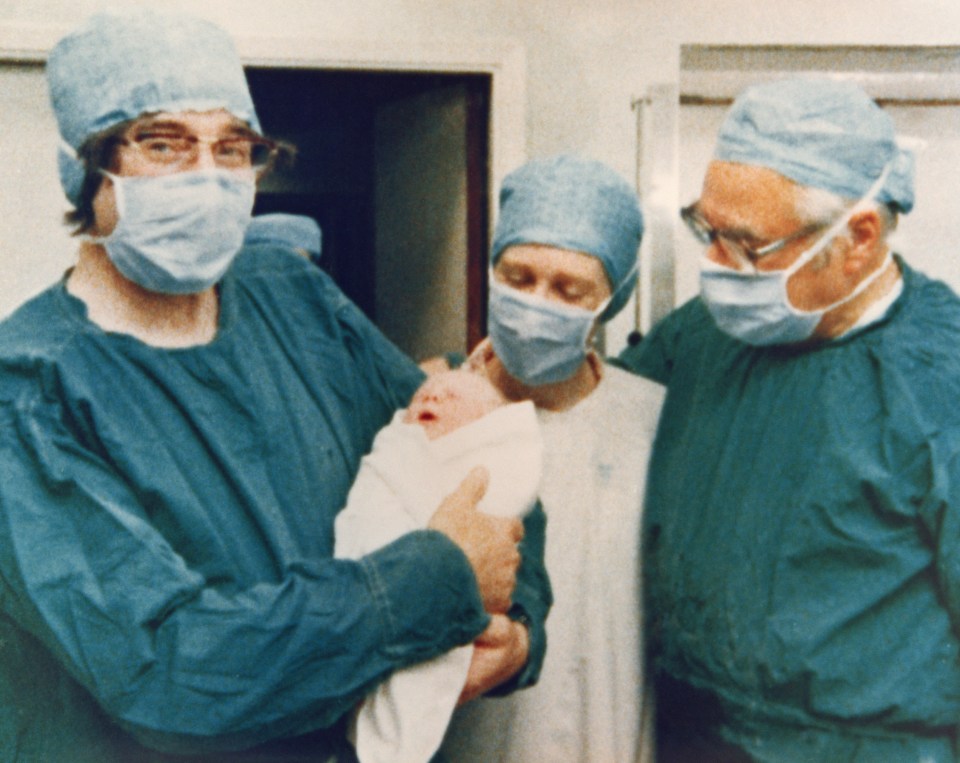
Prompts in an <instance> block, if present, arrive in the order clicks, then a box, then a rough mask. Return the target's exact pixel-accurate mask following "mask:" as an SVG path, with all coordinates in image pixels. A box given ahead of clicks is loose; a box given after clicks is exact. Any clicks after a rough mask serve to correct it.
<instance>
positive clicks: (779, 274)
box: [700, 166, 891, 346]
mask: <svg viewBox="0 0 960 763" xmlns="http://www.w3.org/2000/svg"><path fill="white" fill-rule="evenodd" d="M889 171H890V167H889V166H888V167H887V168H885V169H884V171H883V173H882V174H881V175H880V177H879V178H878V179H877V181H876V182H875V183H874V185H873V186H872V187H871V188H870V190H869V191H868V192H867V194H866V195H865V196H864V197H863V198H862V199H861V200H860V201H859V202H857V203H856V204H854V205H853V206H852V207H851V208H850V209H849V210H848V211H847V212H846V213H845V214H844V215H843V216H842V217H840V219H838V220H837V221H836V222H835V223H833V225H831V226H830V227H829V228H828V229H827V231H826V232H825V233H824V234H823V236H821V237H820V238H819V239H818V240H817V241H816V243H814V244H813V245H812V246H811V247H810V248H809V249H807V250H806V251H805V252H803V253H802V254H801V255H800V256H799V257H798V258H797V259H796V261H795V262H793V264H791V265H790V267H788V268H786V269H784V270H772V271H759V272H755V273H748V272H743V271H739V270H733V269H732V268H727V267H724V266H722V265H718V264H716V263H715V262H713V261H712V260H710V259H709V258H708V257H707V256H704V257H703V259H702V260H701V263H700V296H701V298H702V299H703V302H704V304H705V305H706V306H707V309H708V310H709V312H710V315H711V316H713V320H714V322H715V323H716V324H717V326H718V327H719V328H720V330H721V331H723V332H724V333H725V334H728V335H729V336H732V337H733V338H735V339H739V340H740V341H742V342H746V343H747V344H752V345H756V346H766V345H775V344H789V343H792V342H802V341H804V340H806V339H809V338H810V337H811V336H812V335H813V332H814V331H815V330H816V328H817V326H818V325H819V324H820V321H821V319H822V318H823V316H824V315H825V314H826V313H828V312H830V311H831V310H834V309H835V308H837V307H840V305H843V304H846V303H847V302H849V301H850V300H852V299H853V298H854V297H856V296H857V295H858V294H860V293H862V292H863V291H864V289H866V288H867V287H868V286H869V285H870V284H871V283H873V282H874V281H875V280H876V279H877V278H879V277H880V275H882V274H883V272H884V271H885V270H886V269H887V265H888V264H889V261H890V259H891V255H889V254H888V255H887V259H886V260H884V262H883V263H882V264H881V265H880V266H879V267H878V268H877V269H876V270H875V271H874V272H872V273H871V274H870V275H869V276H867V277H866V278H864V279H863V280H862V281H861V282H860V283H859V284H857V286H856V288H855V289H854V290H853V291H851V292H850V294H848V295H847V296H845V297H843V298H842V299H840V300H838V301H836V302H834V303H833V304H830V305H827V306H826V307H821V308H818V309H817V310H799V309H798V308H796V307H794V306H793V305H792V304H791V303H790V297H789V295H788V293H787V283H788V281H789V280H790V277H791V276H792V275H793V274H794V273H796V272H797V271H798V270H800V268H802V267H803V266H804V265H806V264H807V263H808V262H810V260H812V259H813V258H814V257H816V256H817V255H818V254H820V253H821V252H822V251H823V250H824V249H825V248H826V247H827V246H828V245H829V244H830V242H831V241H833V240H834V238H836V237H837V236H838V235H839V234H840V233H841V232H842V231H843V229H844V228H845V227H846V225H847V223H849V222H850V220H851V218H852V217H853V216H854V215H855V214H857V213H859V212H860V211H862V210H863V209H865V208H866V206H867V204H868V203H869V202H870V201H872V200H873V198H874V197H875V196H876V194H877V193H878V192H879V190H880V188H882V187H883V182H884V181H885V180H886V178H887V174H888V173H889Z"/></svg>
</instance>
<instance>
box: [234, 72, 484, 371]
mask: <svg viewBox="0 0 960 763" xmlns="http://www.w3.org/2000/svg"><path fill="white" fill-rule="evenodd" d="M247 76H248V79H249V82H250V89H251V92H252V94H253V98H254V102H255V103H256V106H257V111H258V114H259V115H260V120H261V124H262V127H263V130H264V132H265V133H267V134H268V135H271V136H273V137H277V138H281V139H284V140H288V141H290V142H291V143H293V144H295V145H296V146H297V149H298V155H297V159H296V162H295V164H294V166H293V167H292V168H290V169H287V170H283V171H280V172H278V173H276V174H274V175H272V176H271V177H270V178H268V179H267V180H266V181H265V183H264V185H263V186H262V188H261V190H260V193H259V195H258V200H257V206H256V209H255V213H257V214H259V213H265V212H292V213H297V214H305V215H309V216H311V217H313V218H315V219H316V220H317V222H318V223H319V224H320V226H321V228H322V230H323V254H322V257H321V265H322V267H323V268H324V269H326V270H327V271H328V272H329V273H330V274H331V275H332V277H333V278H334V279H335V280H336V281H337V283H338V284H339V285H340V287H341V288H342V289H343V290H344V292H345V293H346V294H347V295H348V296H349V297H350V298H351V299H352V300H353V301H354V302H356V303H357V305H359V306H360V308H361V309H363V310H364V312H366V313H367V315H368V316H370V318H371V319H372V320H374V321H375V322H376V323H377V324H378V325H380V327H381V329H382V330H384V332H385V333H387V335H388V336H390V337H391V338H392V339H393V340H394V341H395V342H397V343H398V344H399V345H400V346H401V348H402V349H404V350H405V351H407V352H408V353H409V354H411V355H413V356H414V357H417V359H419V357H418V356H425V355H428V354H434V353H436V352H442V351H446V350H466V349H468V348H470V347H472V346H473V345H474V344H475V343H476V342H477V341H479V339H480V338H482V337H483V336H484V333H485V332H484V327H485V325H486V316H485V306H486V262H487V247H488V223H489V210H488V203H487V199H488V198H489V180H488V178H489V171H488V152H489V138H488V125H489V120H490V81H491V80H490V76H489V75H486V74H438V73H419V72H417V73H411V72H378V71H343V70H310V69H284V68H258V67H251V68H248V69H247ZM451 104H452V105H451ZM451 114H454V115H455V117H456V118H451V117H450V115H451ZM453 133H456V134H453ZM411 145H413V146H414V150H413V152H412V153H411V149H410V146H411ZM395 156H396V157H401V156H402V157H405V158H402V159H401V158H397V159H396V161H395ZM424 193H426V194H427V195H422V194H424ZM431 193H432V194H433V195H432V196H431V195H430V194H431ZM438 215H439V218H438ZM438 227H439V228H441V229H452V232H451V231H450V230H448V233H449V234H450V235H446V236H445V237H440V238H438V237H436V236H434V235H433V234H434V232H435V230H436V229H437V228H438ZM451 267H452V269H453V271H452V272H448V273H447V275H445V276H443V277H442V278H440V277H438V276H437V273H438V272H439V271H441V270H449V269H450V268H451ZM461 270H462V273H461ZM457 291H460V292H461V293H459V294H456V293H453V292H457ZM444 310H445V311H446V312H444ZM451 323H454V324H457V325H451ZM431 334H435V335H436V338H435V339H431V338H430V336H429V335H431ZM451 343H452V344H453V345H454V346H450V345H451ZM439 345H443V346H439Z"/></svg>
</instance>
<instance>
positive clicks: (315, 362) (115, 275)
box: [0, 10, 549, 763]
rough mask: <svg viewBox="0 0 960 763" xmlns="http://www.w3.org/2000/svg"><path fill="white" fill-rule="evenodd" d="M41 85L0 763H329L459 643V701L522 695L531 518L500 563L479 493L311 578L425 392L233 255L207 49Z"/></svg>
mask: <svg viewBox="0 0 960 763" xmlns="http://www.w3.org/2000/svg"><path fill="white" fill-rule="evenodd" d="M47 76H48V81H49V85H50V93H51V98H52V104H53V110H54V112H55V114H56V117H57V122H58V125H59V129H60V134H61V136H62V138H63V142H62V145H61V146H60V169H61V179H62V181H63V186H64V190H65V192H66V194H67V196H68V198H69V199H70V201H71V202H72V203H73V204H74V209H73V210H72V212H71V213H70V216H69V217H70V220H71V221H72V223H73V224H74V225H75V227H76V230H77V234H78V238H79V241H80V243H79V253H78V258H77V262H76V265H75V267H73V268H72V269H71V270H70V271H69V272H68V273H67V274H66V275H65V277H64V279H63V280H62V281H61V282H60V283H57V284H55V285H53V286H52V287H50V288H49V289H48V290H47V291H45V292H43V293H41V294H40V295H39V296H37V297H36V298H34V299H32V300H30V301H28V302H27V303H26V304H25V305H23V306H22V307H21V308H20V309H19V310H18V311H17V312H16V313H15V314H13V315H12V316H11V317H10V318H8V319H7V320H5V321H4V322H3V323H2V324H0V415H2V417H3V422H4V425H3V427H2V428H0V612H2V615H0V645H2V649H0V698H2V701H0V759H2V760H4V761H14V760H17V761H37V762H38V763H39V762H40V761H44V762H45V761H71V763H112V762H116V763H119V762H120V761H124V762H126V761H134V760H136V761H141V760H143V761H146V760H150V761H165V760H184V759H186V758H184V757H182V756H189V760H191V761H254V760H255V761H258V762H261V763H262V762H265V761H306V760H310V761H324V762H327V763H328V762H329V761H332V760H337V761H348V760H351V759H353V753H352V750H351V748H350V747H349V746H348V745H347V744H346V742H345V735H344V728H343V727H344V726H345V723H344V722H343V720H342V719H344V718H345V716H346V715H347V714H348V713H349V712H350V711H351V710H352V709H353V707H354V706H355V705H356V703H357V702H359V701H360V700H361V699H362V698H363V697H364V696H365V695H367V694H368V693H369V692H370V691H371V690H372V689H373V688H374V687H375V686H376V685H378V684H379V683H380V682H382V681H384V680H385V679H386V678H387V677H388V676H389V675H390V674H391V673H392V672H394V671H395V670H398V669H402V668H406V667H407V666H410V665H412V664H414V663H420V662H422V661H424V660H428V659H430V658H432V657H434V656H436V655H440V654H443V653H446V652H447V651H449V650H450V649H451V648H453V647H456V646H459V645H463V644H467V643H469V642H471V641H473V640H474V639H477V637H478V636H481V635H482V636H483V645H482V647H478V648H477V649H475V650H474V651H475V653H481V654H482V659H481V660H478V661H475V662H474V664H472V665H471V668H470V676H469V678H468V680H469V682H470V685H471V686H475V687H480V688H481V689H483V690H486V689H489V688H491V687H493V686H499V687H500V688H502V689H504V690H507V689H510V688H513V687H516V686H521V685H523V684H525V683H528V682H530V681H532V680H534V678H535V676H536V673H537V671H538V669H539V663H540V660H541V659H542V653H539V654H538V653H537V652H536V651H535V649H533V648H532V647H531V646H530V645H531V644H536V643H540V642H542V640H543V639H542V636H540V635H539V633H540V631H542V629H543V621H544V618H545V611H546V607H547V603H548V601H549V589H548V587H547V586H546V585H545V584H543V583H542V581H543V580H544V572H543V567H542V560H541V552H540V545H541V544H542V525H543V519H542V516H541V517H540V519H539V520H534V521H535V522H536V524H535V525H532V526H533V527H534V531H532V532H530V534H529V535H528V537H527V538H525V539H523V541H522V543H520V551H521V553H522V554H523V558H522V564H521V553H518V542H520V541H521V537H522V536H523V533H524V526H523V525H522V524H521V523H520V521H518V520H515V519H507V518H495V517H492V516H489V515H486V514H483V513H480V512H478V511H476V510H475V505H476V503H477V501H478V500H479V499H480V498H481V496H482V494H483V492H484V489H485V481H484V474H483V472H482V471H481V472H479V473H474V474H472V475H471V476H468V477H467V479H466V480H465V481H464V482H463V483H462V484H461V485H460V487H459V488H458V489H456V490H455V491H454V492H453V493H452V494H451V495H450V496H449V497H448V498H446V499H445V500H444V501H443V502H442V503H441V504H440V506H439V507H425V508H426V509H427V512H426V513H427V514H432V516H431V519H430V522H429V526H428V528H427V529H424V530H418V531H415V532H411V533H408V534H406V535H404V536H402V537H400V538H399V539H397V540H396V541H395V542H393V543H391V544H389V545H388V546H386V547H385V548H382V549H380V550H378V551H375V552H373V553H370V554H367V555H365V556H363V557H361V558H359V559H356V560H335V559H333V549H334V537H333V526H334V519H335V516H336V514H337V512H338V511H339V509H340V508H341V507H342V506H343V505H344V503H345V501H346V497H347V493H348V491H349V488H350V485H351V482H352V480H353V478H354V476H355V475H356V472H357V469H358V467H359V463H360V459H361V457H362V456H363V454H364V453H365V452H366V451H367V450H368V449H369V448H370V445H371V442H372V440H373V437H374V435H375V434H376V432H377V431H378V430H379V429H380V428H381V427H382V426H383V425H384V424H386V423H387V422H388V421H389V420H390V419H391V417H392V415H393V413H394V412H395V410H397V409H398V408H401V407H403V406H405V405H406V404H407V402H408V401H409V399H410V397H411V395H412V393H413V391H414V390H415V389H416V388H417V387H418V386H419V384H420V382H421V381H422V379H423V374H422V372H420V370H419V369H418V368H417V366H416V365H415V364H414V363H413V362H412V361H411V360H410V359H409V358H407V357H406V356H404V355H403V354H402V353H401V352H400V351H399V350H398V349H397V348H395V347H394V346H393V345H392V344H390V343H389V342H388V341H387V340H386V339H385V338H384V337H383V336H382V335H381V334H380V333H379V332H378V331H377V330H376V329H375V328H374V327H373V325H372V324H371V323H370V322H369V321H367V320H366V319H365V318H364V317H363V315H362V314H361V313H360V311H359V310H358V309H357V308H356V307H355V306H354V305H353V304H351V303H350V302H349V301H348V300H347V299H346V298H345V297H344V296H343V294H342V293H341V292H340V291H339V290H338V289H337V287H336V286H335V285H334V284H333V283H332V281H331V280H330V279H329V278H328V277H327V276H326V275H325V274H324V273H323V272H322V271H321V270H320V269H319V268H316V267H314V266H313V265H311V264H310V263H309V262H307V261H306V260H304V258H302V257H300V256H298V255H297V254H295V253H294V252H293V251H292V250H291V249H290V248H289V246H286V245H270V244H267V245H266V247H272V248H271V249H270V251H269V254H270V256H264V254H265V249H266V247H265V246H264V245H256V246H247V247H245V246H244V245H243V241H244V235H245V232H246V230H247V227H248V224H249V223H250V215H251V209H252V207H253V201H254V194H255V191H256V183H257V180H258V178H259V177H261V176H262V175H263V174H264V173H265V172H266V171H268V170H269V168H270V166H271V162H272V161H273V159H274V157H275V156H276V154H277V152H278V146H277V144H276V143H274V142H273V141H271V140H270V139H268V138H266V137H264V136H262V135H261V134H260V132H259V126H258V120H257V115H256V113H255V110H254V107H253V104H252V102H251V100H250V94H249V92H248V90H247V85H246V81H245V78H244V73H243V69H242V67H241V64H240V60H239V58H238V57H237V54H236V52H235V51H234V49H233V46H232V43H231V41H230V39H229V37H228V36H227V35H226V34H225V33H224V32H223V31H222V30H220V29H219V28H217V27H215V26H213V25H211V24H209V23H206V22H203V21H201V20H199V19H196V18H193V17H188V16H180V15H167V14H163V13H156V12H151V11H142V10H141V11H130V12H125V13H105V14H99V15H96V16H94V17H92V18H91V19H90V20H89V21H87V22H86V23H85V24H83V25H82V26H81V27H80V28H78V29H77V30H76V31H74V32H73V33H71V34H69V35H68V36H66V37H65V38H64V39H63V40H61V41H60V42H59V43H58V44H57V45H56V46H55V47H54V48H53V50H52V51H51V53H50V56H49V60H48V62H47ZM537 528H540V529H541V532H540V535H539V540H538V533H537ZM518 565H519V572H518Z"/></svg>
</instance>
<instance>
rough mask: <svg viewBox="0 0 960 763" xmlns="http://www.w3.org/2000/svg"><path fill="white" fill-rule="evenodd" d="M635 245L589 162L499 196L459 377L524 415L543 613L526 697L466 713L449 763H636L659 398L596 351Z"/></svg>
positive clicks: (605, 180) (635, 232) (603, 178)
mask: <svg viewBox="0 0 960 763" xmlns="http://www.w3.org/2000/svg"><path fill="white" fill-rule="evenodd" d="M642 234H643V217H642V214H641V210H640V205H639V200H638V198H637V195H636V192H635V191H634V190H633V188H632V187H631V186H630V184H629V183H627V182H626V181H625V180H624V179H623V178H622V177H621V176H620V175H619V174H618V173H616V172H615V171H614V170H613V169H611V168H609V167H607V166H606V165H604V164H602V163H600V162H598V161H594V160H592V159H587V158H584V157H580V156H575V155H566V154H564V155H560V156H553V157H549V158H544V159H537V160H534V161H531V162H529V163H528V164H525V165H523V166H522V167H520V168H519V169H517V170H515V171H514V172H512V173H510V174H509V175H508V176H507V177H506V179H505V180H504V182H503V186H502V188H501V191H500V205H499V215H498V218H497V224H496V230H495V233H494V239H493V244H492V247H491V263H492V270H491V275H490V296H489V308H488V330H489V337H488V339H486V340H484V341H483V342H482V343H481V344H480V345H479V346H478V347H477V348H476V349H475V350H474V351H473V353H472V354H471V357H470V358H469V360H468V364H469V365H470V366H472V367H474V368H476V369H478V370H480V371H482V372H484V373H486V375H487V377H488V378H490V379H491V380H492V381H493V383H494V385H495V386H496V387H497V388H498V389H500V390H501V392H503V393H504V394H505V395H506V397H507V398H508V399H511V400H524V399H529V400H532V401H533V402H534V404H535V406H536V410H537V414H538V417H539V420H540V424H541V428H542V431H543V442H544V467H543V478H542V480H541V492H540V498H541V501H542V502H543V507H544V511H545V512H546V514H547V541H546V563H547V570H548V572H549V574H550V580H551V583H552V586H553V593H554V605H553V608H552V609H551V612H550V619H549V620H548V623H547V638H548V645H549V648H548V650H547V656H546V659H545V661H544V665H543V669H542V671H541V674H540V680H539V682H538V684H537V685H536V686H535V687H532V688H530V689H526V690H524V691H522V692H518V693H516V694H514V695H512V696H510V697H506V698H499V697H497V698H484V699H482V700H480V701H478V702H475V703H472V704H470V705H468V706H466V707H464V708H463V709H462V710H461V711H460V713H459V714H457V715H456V716H455V718H454V722H453V725H452V727H451V730H450V731H449V733H448V736H447V740H446V744H445V746H444V748H443V750H444V754H445V755H446V756H447V758H448V759H449V760H450V761H451V762H454V761H455V762H456V763H473V762H475V763H491V762H496V761H503V762H504V763H506V762H507V761H509V762H510V763H540V761H551V763H610V761H639V760H641V759H647V758H645V757H642V756H643V755H644V752H645V751H646V750H647V747H645V746H644V742H645V741H646V742H648V741H649V740H648V739H645V738H644V736H643V731H642V718H643V716H644V712H645V710H646V707H645V705H644V678H643V661H642V647H641V641H642V639H641V636H642V631H641V618H640V612H641V610H640V592H639V580H640V570H639V559H640V557H639V521H640V516H641V511H642V505H643V488H644V482H645V478H646V468H647V460H648V458H649V455H650V449H651V445H652V442H653V435H654V431H655V428H656V423H657V417H658V415H659V411H660V405H661V402H662V399H663V388H662V387H661V385H659V384H655V383H653V382H650V381H648V380H646V379H640V378H638V377H632V376H631V375H630V374H628V373H625V372H624V371H622V370H620V369H618V368H612V367H609V366H607V365H606V364H605V363H604V362H603V361H602V360H601V359H600V357H599V356H598V354H597V352H596V351H595V350H594V349H593V344H592V341H593V338H594V335H595V334H596V332H597V331H598V329H599V328H600V326H601V324H602V323H603V322H604V321H606V320H608V319H609V318H611V317H613V316H614V315H615V314H616V313H617V312H618V311H619V310H620V309H622V308H623V306H624V305H625V304H626V302H627V300H628V299H629V296H630V293H631V290H632V288H633V286H634V284H635V283H636V274H637V262H638V260H637V255H638V251H637V250H638V247H639V245H640V239H641V236H642Z"/></svg>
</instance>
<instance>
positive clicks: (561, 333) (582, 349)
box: [487, 265, 637, 387]
mask: <svg viewBox="0 0 960 763" xmlns="http://www.w3.org/2000/svg"><path fill="white" fill-rule="evenodd" d="M636 269H637V265H634V267H633V269H632V270H631V271H630V272H629V273H627V275H626V277H625V278H624V279H623V281H622V282H621V284H620V287H618V288H617V290H615V291H614V292H613V294H611V295H610V296H609V297H608V298H607V299H605V300H604V301H603V303H602V304H600V305H599V306H598V307H597V308H596V309H594V310H585V309H584V308H582V307H574V306H572V305H565V304H563V303H560V302H556V301H554V300H550V299H544V298H542V297H536V296H533V295H530V294H525V293H524V292H522V291H519V290H518V289H514V288H512V287H510V286H507V285H505V284H503V283H500V282H499V281H498V280H497V279H496V277H495V276H494V274H493V271H492V270H491V271H490V303H489V309H488V310H487V329H488V334H489V336H490V343H491V344H492V345H493V351H494V352H495V353H496V355H497V357H498V358H499V359H500V362H501V363H503V366H504V368H506V369H507V371H508V372H509V373H510V375H511V376H513V377H514V378H515V379H518V380H519V381H521V382H523V383H524V384H526V385H527V386H528V387H538V386H540V385H543V384H553V383H555V382H561V381H565V380H566V379H569V378H570V377H571V376H573V374H574V373H576V370H577V369H578V368H579V367H580V364H581V363H583V361H584V360H585V359H586V357H587V353H588V352H589V351H590V335H591V333H592V331H593V327H594V326H595V325H596V322H597V319H598V318H599V317H600V316H601V315H603V312H604V311H605V310H606V309H607V307H608V306H609V304H610V302H611V301H612V300H613V298H614V297H615V296H616V294H617V292H618V291H619V290H620V288H623V286H624V285H625V284H627V283H629V282H630V279H631V277H632V276H633V274H634V272H635V271H636Z"/></svg>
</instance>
